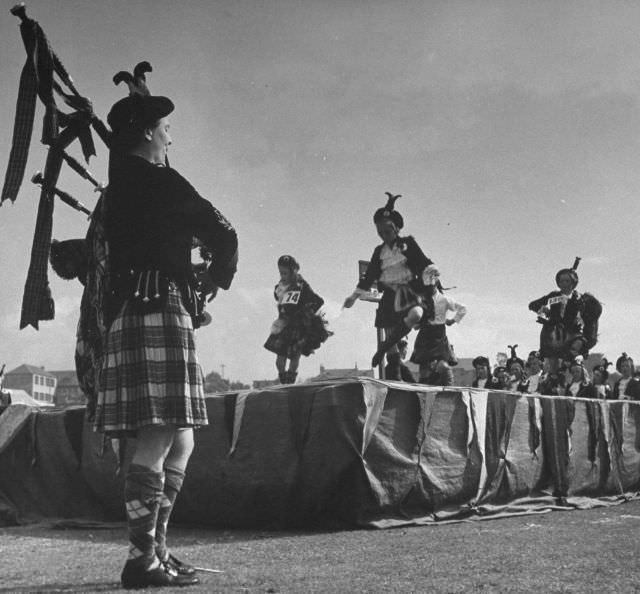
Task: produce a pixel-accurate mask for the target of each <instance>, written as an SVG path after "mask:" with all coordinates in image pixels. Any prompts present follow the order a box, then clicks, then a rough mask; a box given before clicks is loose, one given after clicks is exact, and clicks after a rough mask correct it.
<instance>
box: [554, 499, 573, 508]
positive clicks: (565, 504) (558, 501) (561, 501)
mask: <svg viewBox="0 0 640 594" xmlns="http://www.w3.org/2000/svg"><path fill="white" fill-rule="evenodd" d="M556 505H558V506H560V507H573V505H571V504H570V503H569V502H568V501H567V498H566V497H556Z"/></svg>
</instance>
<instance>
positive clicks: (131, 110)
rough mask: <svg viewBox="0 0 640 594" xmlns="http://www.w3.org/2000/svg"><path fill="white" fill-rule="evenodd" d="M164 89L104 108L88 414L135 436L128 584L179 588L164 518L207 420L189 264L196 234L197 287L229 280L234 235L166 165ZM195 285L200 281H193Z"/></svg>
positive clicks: (189, 579)
mask: <svg viewBox="0 0 640 594" xmlns="http://www.w3.org/2000/svg"><path fill="white" fill-rule="evenodd" d="M173 109H174V106H173V103H172V102H171V101H170V100H169V99H168V98H166V97H160V96H152V95H149V94H148V91H147V92H146V94H132V95H130V96H128V97H126V98H125V99H122V100H120V101H118V102H117V103H116V104H115V105H114V106H113V107H112V109H111V111H110V113H109V116H108V122H109V124H110V126H111V128H112V131H113V138H112V144H111V153H110V160H109V187H108V189H107V191H106V196H105V201H106V202H105V208H106V214H105V235H106V241H107V245H108V247H109V276H110V287H111V292H110V294H109V299H108V305H107V308H108V312H107V313H108V316H107V317H108V324H107V328H108V330H107V333H106V338H105V344H104V355H103V363H102V369H101V370H100V374H99V388H98V397H97V406H96V415H95V427H96V429H98V430H100V431H104V432H106V433H107V434H108V435H110V436H122V435H127V436H135V437H136V449H135V453H134V455H133V459H132V461H131V464H130V465H129V467H128V471H127V474H126V477H125V503H126V513H127V521H128V526H129V540H130V544H129V555H128V559H127V562H126V564H125V567H124V570H123V572H122V576H121V580H122V585H123V586H124V587H125V588H142V587H147V586H185V585H191V584H195V583H197V582H198V580H197V578H196V577H195V576H194V573H195V569H194V568H193V567H192V566H191V565H188V564H186V563H183V562H181V561H179V560H178V559H177V558H176V557H174V556H173V555H172V554H171V553H170V552H169V550H168V549H167V544H166V533H167V525H168V522H169V516H170V514H171V510H172V508H173V505H174V503H175V500H176V497H177V495H178V493H179V491H180V488H181V487H182V483H183V480H184V478H185V469H186V467H187V462H188V460H189V457H190V455H191V452H192V450H193V445H194V441H193V429H194V428H195V427H200V426H203V425H206V424H207V411H206V406H205V400H204V391H203V374H202V370H201V368H200V364H199V363H198V357H197V355H196V347H195V342H194V324H195V325H197V324H198V321H199V313H200V309H199V305H198V304H199V300H198V299H197V298H196V294H195V279H194V278H193V273H192V269H191V247H192V241H193V238H194V237H195V238H197V239H198V240H199V241H200V242H201V243H202V244H204V245H205V246H206V248H207V249H208V250H209V252H210V253H211V254H212V259H213V263H212V264H211V266H210V267H209V269H208V271H207V274H206V275H204V277H203V278H201V279H200V281H201V283H204V284H205V285H206V287H204V292H205V293H208V294H211V295H215V293H216V291H217V289H218V287H222V288H223V289H227V288H229V286H230V284H231V281H232V279H233V276H234V274H235V268H236V263H237V246H238V242H237V237H236V233H235V231H234V229H233V228H232V227H231V225H230V224H229V222H228V221H227V219H225V218H224V217H223V216H222V215H221V214H220V212H218V210H216V209H215V208H214V207H213V206H212V205H211V204H210V203H209V202H208V201H207V200H205V199H204V198H202V197H201V196H200V195H198V193H197V192H196V190H195V189H194V188H193V187H192V186H191V185H190V184H189V182H187V180H186V179H184V178H183V177H182V176H181V175H180V174H179V173H178V172H177V171H175V170H174V169H171V168H170V167H168V166H165V164H166V155H167V149H168V147H169V145H170V144H171V137H170V135H169V119H168V117H167V116H168V115H169V114H170V113H171V112H172V111H173ZM200 288H201V289H202V288H203V287H202V285H200Z"/></svg>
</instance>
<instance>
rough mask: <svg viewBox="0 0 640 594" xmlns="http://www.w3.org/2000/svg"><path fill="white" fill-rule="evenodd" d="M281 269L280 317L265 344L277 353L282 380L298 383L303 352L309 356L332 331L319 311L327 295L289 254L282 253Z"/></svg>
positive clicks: (276, 292)
mask: <svg viewBox="0 0 640 594" xmlns="http://www.w3.org/2000/svg"><path fill="white" fill-rule="evenodd" d="M278 271H279V273H280V282H279V283H278V284H277V285H276V286H275V289H274V291H273V295H274V297H275V300H276V302H277V303H278V319H277V320H276V321H275V322H274V323H273V324H272V326H271V333H270V334H269V337H268V338H267V341H266V342H265V343H264V348H266V349H267V350H268V351H271V352H272V353H275V354H276V368H277V370H278V378H279V379H280V383H281V384H295V383H296V377H297V375H298V364H299V363H300V356H301V355H304V356H305V357H308V356H309V355H310V354H311V353H313V352H314V351H315V350H316V349H317V348H318V347H319V346H320V345H321V344H322V343H323V342H325V340H327V338H329V336H330V335H331V333H330V332H329V331H328V330H327V328H326V325H327V324H326V322H325V320H324V317H323V316H321V315H319V314H318V309H319V308H320V307H322V305H323V304H324V299H322V297H320V295H316V293H314V292H313V290H312V289H311V287H310V286H309V283H308V282H307V281H306V280H305V279H304V278H302V275H301V274H300V265H299V264H298V262H297V260H296V259H295V258H294V257H293V256H289V255H284V256H280V258H278ZM287 361H289V368H288V369H287Z"/></svg>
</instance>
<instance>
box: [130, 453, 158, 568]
mask: <svg viewBox="0 0 640 594" xmlns="http://www.w3.org/2000/svg"><path fill="white" fill-rule="evenodd" d="M163 488H164V473H162V472H154V471H153V470H151V469H150V468H147V467H146V466H141V465H139V464H131V465H129V470H128V471H127V475H126V477H125V483H124V500H125V506H126V511H127V525H128V528H129V559H139V560H140V561H141V562H143V563H144V564H145V565H148V566H152V565H154V564H156V563H157V561H156V552H155V536H156V522H157V520H158V510H159V508H160V502H161V501H162V494H163Z"/></svg>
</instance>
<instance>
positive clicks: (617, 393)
mask: <svg viewBox="0 0 640 594" xmlns="http://www.w3.org/2000/svg"><path fill="white" fill-rule="evenodd" d="M616 371H617V372H618V373H619V374H620V375H621V376H622V377H620V378H619V379H618V380H617V381H616V382H615V384H613V391H612V394H611V396H612V399H613V400H640V380H639V379H638V378H637V377H634V372H635V365H634V363H633V359H632V358H631V357H630V356H629V355H627V353H622V355H620V357H618V359H617V360H616Z"/></svg>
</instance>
